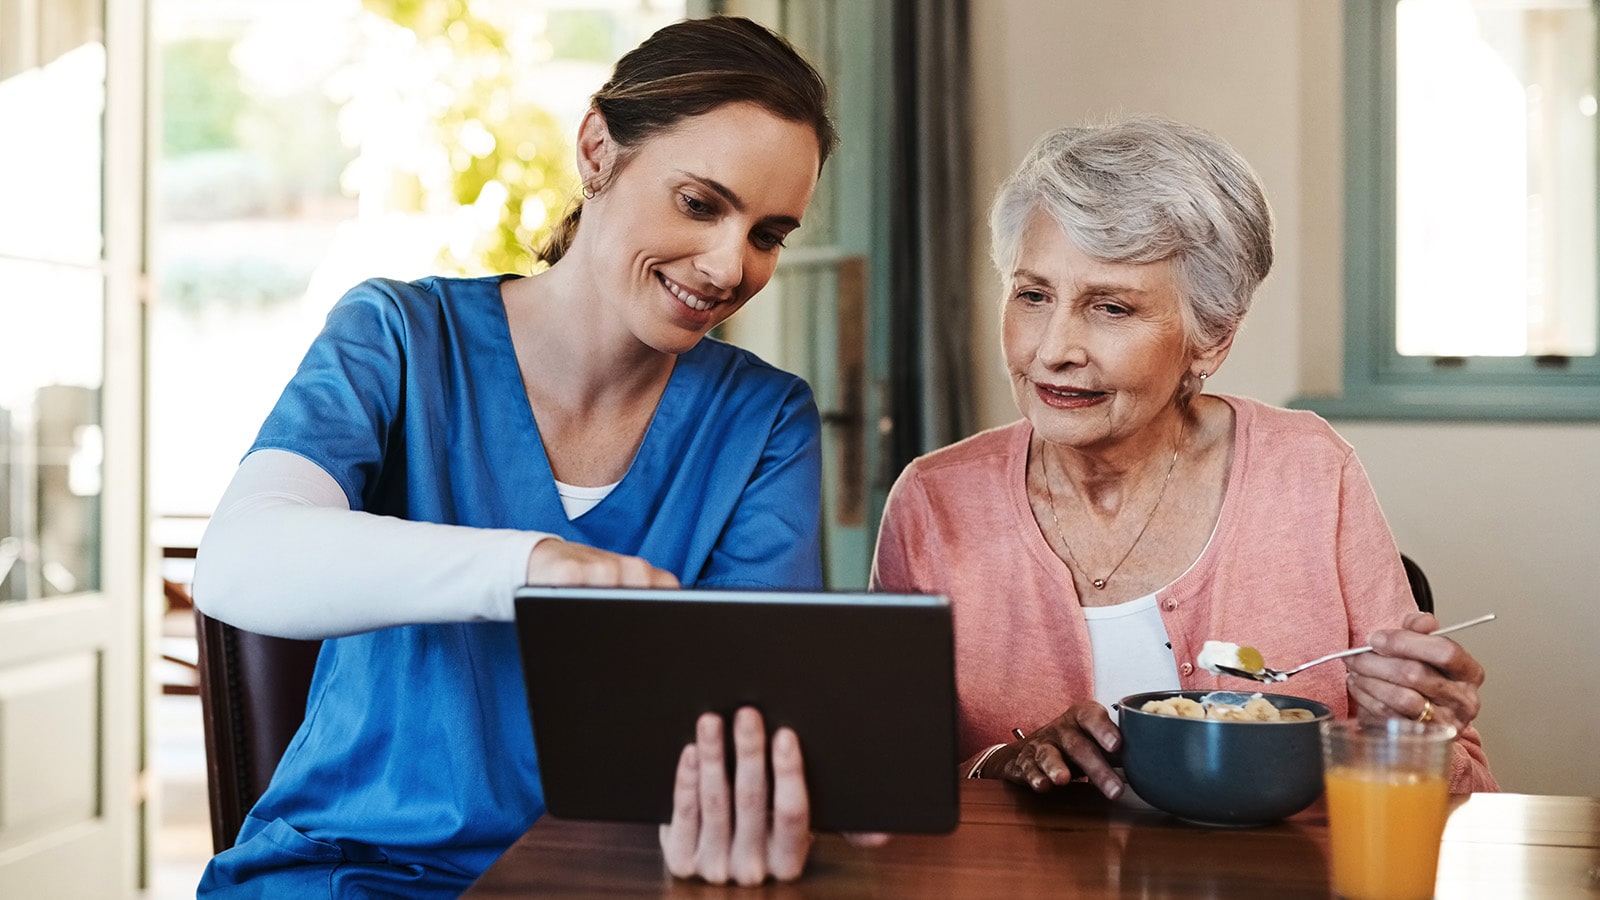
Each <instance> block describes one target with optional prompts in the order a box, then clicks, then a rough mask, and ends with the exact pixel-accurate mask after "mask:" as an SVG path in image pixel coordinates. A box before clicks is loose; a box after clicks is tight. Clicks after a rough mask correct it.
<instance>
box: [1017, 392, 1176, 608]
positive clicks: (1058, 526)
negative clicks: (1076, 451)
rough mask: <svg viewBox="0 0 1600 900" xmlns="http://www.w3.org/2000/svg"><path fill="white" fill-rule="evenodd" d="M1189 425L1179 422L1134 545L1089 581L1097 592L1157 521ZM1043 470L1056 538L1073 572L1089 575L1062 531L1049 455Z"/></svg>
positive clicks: (1045, 456)
mask: <svg viewBox="0 0 1600 900" xmlns="http://www.w3.org/2000/svg"><path fill="white" fill-rule="evenodd" d="M1187 424H1188V423H1187V422H1185V421H1183V420H1182V419H1179V420H1178V440H1177V442H1176V443H1174V444H1173V445H1172V462H1170V463H1167V477H1166V478H1163V479H1162V480H1161V492H1160V493H1158V494H1156V502H1155V505H1154V506H1152V507H1150V515H1149V516H1147V517H1145V520H1144V527H1142V528H1140V529H1139V533H1138V534H1136V535H1134V537H1133V543H1131V544H1129V545H1128V549H1127V551H1126V552H1125V553H1123V554H1122V558H1121V559H1119V560H1117V564H1116V565H1114V566H1112V567H1111V571H1109V572H1107V573H1106V574H1105V576H1104V577H1103V578H1090V579H1089V583H1090V584H1092V585H1094V586H1095V589H1096V590H1103V589H1104V588H1105V586H1106V582H1108V581H1110V580H1111V576H1113V575H1115V574H1117V570H1118V569H1120V568H1122V564H1123V563H1125V562H1127V561H1128V557H1130V556H1132V555H1133V548H1135V547H1137V546H1139V541H1141V540H1143V539H1144V533H1145V532H1146V531H1149V530H1150V523H1151V522H1154V521H1155V520H1156V510H1158V509H1160V508H1161V501H1162V500H1163V499H1165V498H1166V496H1167V484H1168V483H1169V482H1171V481H1172V471H1173V470H1174V469H1176V468H1177V467H1178V451H1179V450H1181V449H1182V448H1183V431H1184V427H1185V426H1186V425H1187ZM1040 449H1041V450H1043V449H1044V448H1043V447H1041V448H1040ZM1043 468H1044V491H1045V496H1047V497H1049V498H1050V521H1051V523H1052V524H1054V525H1055V526H1056V537H1057V538H1059V539H1060V540H1061V549H1063V550H1065V551H1067V562H1068V563H1071V565H1072V569H1073V571H1075V572H1083V574H1085V575H1088V574H1089V573H1088V572H1087V571H1085V570H1084V568H1083V567H1082V566H1080V565H1078V560H1077V557H1075V556H1073V555H1072V545H1071V544H1068V543H1067V533H1066V532H1065V531H1062V530H1061V518H1060V517H1059V516H1057V515H1056V492H1055V489H1054V488H1052V487H1051V486H1050V455H1049V454H1048V453H1046V454H1045V455H1044V466H1043ZM1063 477H1065V476H1063Z"/></svg>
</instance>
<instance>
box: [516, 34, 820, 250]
mask: <svg viewBox="0 0 1600 900" xmlns="http://www.w3.org/2000/svg"><path fill="white" fill-rule="evenodd" d="M740 102H745V103H755V104H757V105H758V106H760V107H762V108H763V109H766V110H767V111H769V112H771V113H772V114H773V115H776V116H778V117H779V118H781V119H785V120H788V121H790V122H799V123H802V124H805V125H810V126H811V127H812V129H813V130H815V131H816V133H817V149H818V151H819V154H818V167H819V169H820V167H821V163H823V162H826V161H827V159H828V154H829V153H830V152H832V151H833V148H834V145H836V144H837V143H838V142H839V137H838V135H837V133H835V131H834V127H833V121H832V120H831V119H829V118H828V88H827V85H825V84H823V82H822V76H821V75H820V74H818V72H817V70H816V69H815V68H814V67H813V66H812V65H811V64H810V63H809V62H807V61H806V60H805V58H804V57H802V56H801V55H800V52H799V51H798V50H796V49H795V48H794V45H792V44H790V43H789V42H788V40H786V39H785V38H784V37H783V36H782V35H779V34H777V33H776V32H774V31H772V30H770V29H768V28H767V27H766V26H764V25H761V24H758V23H756V22H752V21H751V20H749V19H746V18H741V17H738V16H713V17H711V18H709V19H686V20H684V21H682V22H675V23H673V24H671V25H668V26H666V27H665V28H662V29H661V30H659V31H657V32H656V33H655V34H652V35H650V37H648V38H646V39H645V42H644V43H642V44H640V45H639V46H638V47H636V48H634V49H633V50H630V51H629V52H628V53H627V54H626V55H624V56H623V57H622V59H620V60H618V61H617V66H616V68H615V69H614V70H612V73H611V80H610V81H607V82H606V83H605V85H604V86H602V87H601V88H600V90H598V91H596V92H595V95H594V97H593V98H592V99H591V100H590V105H591V106H592V107H593V108H594V109H596V110H598V111H599V113H600V115H601V116H602V117H604V119H605V124H606V130H607V131H608V132H609V133H610V135H611V139H612V140H613V141H615V142H616V145H617V148H618V151H619V156H618V160H617V161H618V163H619V164H620V163H621V162H622V161H623V160H625V159H626V157H627V154H628V151H629V150H634V149H637V148H638V147H639V146H640V145H642V144H643V143H644V142H645V141H648V140H650V139H651V138H653V137H655V136H656V135H658V134H660V133H662V132H663V131H666V130H668V129H670V128H672V127H673V126H674V125H676V124H678V123H679V122H681V121H682V120H684V119H687V118H690V117H693V116H698V115H703V114H705V113H708V112H711V111H712V110H713V109H716V108H717V107H719V106H722V105H723V104H727V103H740ZM613 171H615V170H613ZM590 195H591V196H592V190H591V191H590ZM582 213H583V200H582V198H576V199H574V201H573V204H572V207H571V208H570V209H569V210H568V211H567V214H566V215H565V216H563V217H562V219H561V221H560V222H559V223H557V224H556V226H555V228H554V229H553V230H552V231H551V234H550V239H549V241H547V242H546V243H545V245H544V246H543V247H541V248H539V249H538V250H537V251H536V253H537V255H538V257H539V258H540V259H542V260H544V261H545V262H547V263H549V264H551V265H554V264H555V263H556V261H557V260H559V259H560V258H561V257H562V256H563V255H565V254H566V252H567V249H568V248H569V247H570V246H572V238H573V236H574V235H575V234H577V231H578V219H579V217H580V216H581V215H582Z"/></svg>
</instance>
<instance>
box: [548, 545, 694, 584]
mask: <svg viewBox="0 0 1600 900" xmlns="http://www.w3.org/2000/svg"><path fill="white" fill-rule="evenodd" d="M527 583H528V584H544V585H582V586H584V587H637V588H675V587H677V586H678V578H677V576H675V575H673V574H672V573H671V572H667V571H664V570H662V569H658V568H656V567H655V566H652V565H650V564H649V563H647V562H645V561H644V560H642V559H640V558H639V557H637V556H623V555H622V554H620V553H612V552H610V551H608V550H599V549H596V548H594V547H590V546H589V545H587V544H579V543H575V542H572V541H563V540H561V539H560V538H545V539H544V540H541V541H539V542H538V543H537V544H534V545H533V550H531V551H530V552H529V553H528V574H527Z"/></svg>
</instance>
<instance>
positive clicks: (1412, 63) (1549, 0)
mask: <svg viewBox="0 0 1600 900" xmlns="http://www.w3.org/2000/svg"><path fill="white" fill-rule="evenodd" d="M1396 33H1397V56H1396V69H1397V79H1398V86H1397V96H1396V103H1397V109H1396V122H1397V124H1396V132H1397V158H1396V166H1397V184H1398V189H1397V208H1396V218H1397V225H1398V246H1397V253H1396V285H1395V290H1396V316H1395V343H1396V349H1397V350H1398V352H1399V353H1400V354H1401V355H1404V356H1542V355H1554V356H1593V355H1595V352H1596V335H1597V326H1596V310H1597V308H1600V299H1597V296H1600V295H1597V285H1596V255H1597V254H1596V248H1597V238H1596V232H1595V208H1596V192H1595V170H1596V163H1597V160H1600V157H1597V155H1596V143H1595V134H1596V122H1597V119H1596V85H1595V68H1596V66H1595V59H1596V37H1595V12H1594V7H1593V5H1592V4H1591V3H1590V2H1589V0H1400V2H1399V4H1398V7H1397V10H1396Z"/></svg>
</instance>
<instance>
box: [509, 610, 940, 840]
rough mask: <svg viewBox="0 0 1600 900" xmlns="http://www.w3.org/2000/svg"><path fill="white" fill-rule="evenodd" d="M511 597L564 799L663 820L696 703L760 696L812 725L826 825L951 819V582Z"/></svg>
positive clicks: (550, 780)
mask: <svg viewBox="0 0 1600 900" xmlns="http://www.w3.org/2000/svg"><path fill="white" fill-rule="evenodd" d="M516 613H517V637H518V640H519V641H520V643H521V649H522V671H523V678H524V681H525V683H526V685H527V691H528V708H529V712H530V715H531V718H532V722H533V740H534V746H535V748H536V749H537V751H538V754H539V771H540V773H541V775H542V777H543V780H544V798H545V804H546V806H547V807H548V809H549V811H550V813H551V814H552V815H556V816H561V817H566V818H576V819H609V820H625V821H641V822H666V821H668V820H669V819H670V818H671V816H672V783H673V776H674V773H675V771H676V768H677V763H678V755H679V753H680V752H681V751H682V750H683V747H684V746H685V745H686V744H689V743H692V742H693V741H694V724H695V719H696V718H697V717H699V715H700V714H701V713H703V712H706V711H708V710H709V711H714V712H718V713H722V714H723V715H724V716H725V717H730V718H731V716H732V714H733V712H734V710H736V709H738V708H739V707H740V706H743V705H747V704H748V705H751V706H755V707H756V708H758V709H759V710H761V712H762V715H763V717H764V718H765V720H766V725H767V729H768V733H769V734H770V733H771V731H772V730H773V729H775V728H777V727H779V726H783V725H787V726H790V727H791V728H793V729H794V730H795V733H796V734H798V735H799V736H800V748H801V752H802V755H803V756H804V758H805V767H806V782H807V785H808V787H809V789H810V794H811V823H812V828H814V829H815V830H818V831H888V832H930V833H942V832H948V831H950V830H952V829H954V828H955V826H956V820H957V814H958V805H957V782H958V778H957V772H956V765H957V762H958V760H957V757H956V692H955V662H954V655H953V638H952V633H951V623H950V605H949V602H948V600H946V598H944V597H936V596H923V595H907V594H872V593H841V592H817V593H795V592H779V591H770V592H769V591H747V590H630V589H599V588H537V587H529V588H523V589H521V590H519V591H518V592H517V597H516ZM730 740H731V738H730ZM728 758H729V760H730V765H731V760H732V751H731V744H730V750H729V753H728Z"/></svg>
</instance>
